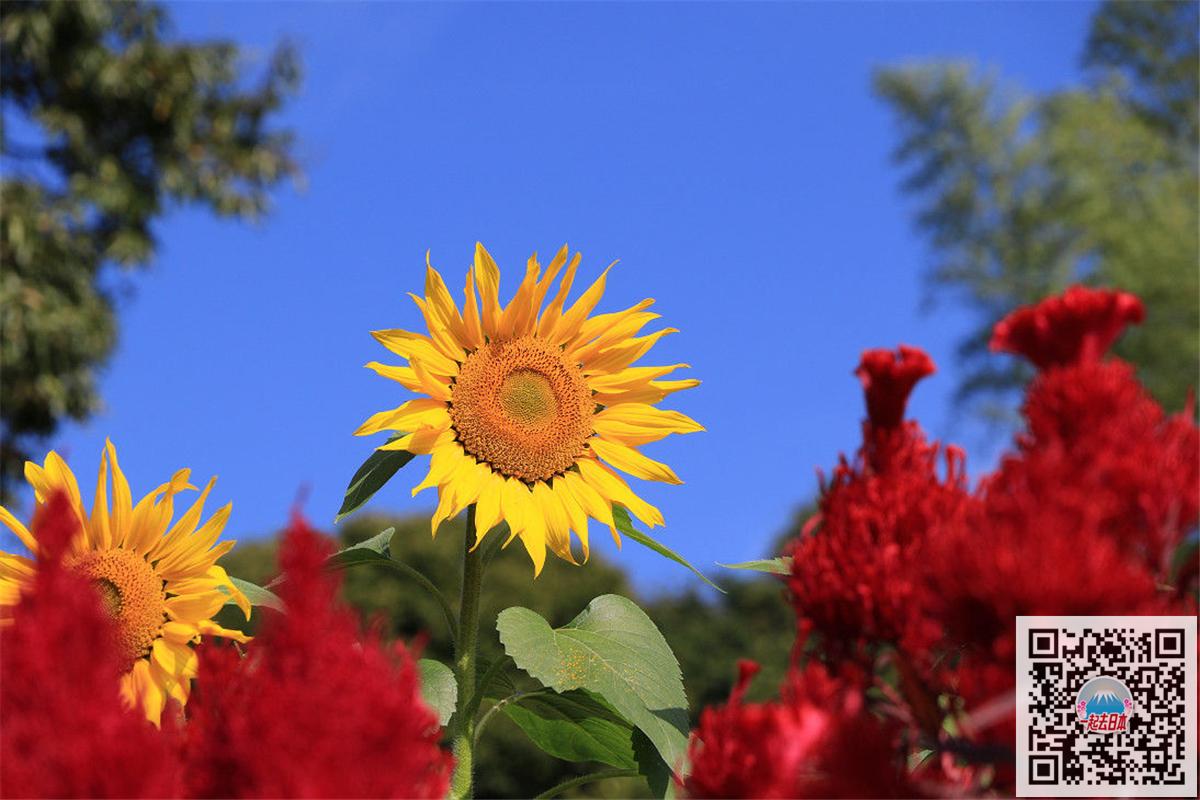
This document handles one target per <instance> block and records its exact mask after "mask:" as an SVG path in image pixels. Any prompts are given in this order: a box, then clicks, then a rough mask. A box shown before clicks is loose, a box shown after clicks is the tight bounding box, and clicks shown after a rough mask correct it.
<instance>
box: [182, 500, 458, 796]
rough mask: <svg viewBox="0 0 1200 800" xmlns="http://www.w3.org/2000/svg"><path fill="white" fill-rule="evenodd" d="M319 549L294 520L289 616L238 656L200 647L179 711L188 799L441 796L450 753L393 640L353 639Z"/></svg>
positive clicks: (286, 590)
mask: <svg viewBox="0 0 1200 800" xmlns="http://www.w3.org/2000/svg"><path fill="white" fill-rule="evenodd" d="M329 552H330V547H329V545H328V544H327V543H326V542H324V541H323V540H322V539H321V538H320V537H319V536H318V535H317V534H316V533H314V532H313V531H312V530H310V529H309V528H308V526H307V525H306V524H305V523H304V522H303V521H302V520H300V519H296V520H294V521H293V523H292V526H291V528H290V530H289V531H288V533H287V535H286V537H285V539H284V543H283V549H282V554H281V566H282V569H283V575H284V578H285V580H284V582H283V583H282V584H281V588H280V591H279V594H280V596H281V598H282V599H283V601H284V604H285V606H286V608H287V613H286V614H282V615H278V616H273V617H271V618H269V619H268V620H267V621H266V623H265V625H264V627H263V630H262V633H261V634H260V635H259V636H258V637H257V638H256V640H255V641H254V642H253V643H252V644H251V645H250V646H249V648H248V653H247V655H246V657H244V658H243V657H242V656H241V655H239V654H238V653H237V652H236V651H235V650H234V649H232V648H214V647H210V648H207V650H206V651H205V653H203V654H202V656H201V660H200V675H201V680H200V681H199V687H198V689H197V692H196V695H195V696H194V697H193V699H192V701H191V703H190V704H189V706H188V711H189V714H190V716H191V719H190V721H189V724H188V726H187V731H186V734H187V747H186V753H187V758H188V759H189V764H188V766H189V775H188V791H189V794H191V795H192V796H195V797H431V798H432V797H442V796H444V795H445V793H446V789H447V787H448V784H449V773H450V767H451V763H452V759H451V757H450V755H449V754H448V753H445V752H444V751H442V750H441V748H440V747H439V746H438V739H439V727H438V722H437V718H436V716H435V715H434V713H433V712H432V711H430V710H429V708H428V707H426V706H425V704H424V703H423V702H422V700H421V697H420V693H419V685H418V677H417V673H416V667H415V665H414V663H413V660H412V658H411V657H410V656H409V655H408V653H407V652H406V651H405V650H404V649H403V648H402V647H401V646H399V645H397V646H396V647H395V648H385V647H384V646H383V645H382V644H381V643H380V642H379V640H378V638H377V637H376V636H375V635H370V636H368V637H367V638H366V639H365V640H363V639H362V638H360V635H359V631H358V624H357V621H356V619H355V617H354V615H353V614H352V613H350V612H349V611H348V610H346V609H344V608H342V607H340V606H339V605H338V602H337V598H336V594H337V589H338V585H339V580H338V579H337V577H336V576H335V575H333V574H331V573H328V572H326V571H325V570H324V567H323V565H324V561H325V558H326V556H327V555H328V554H329Z"/></svg>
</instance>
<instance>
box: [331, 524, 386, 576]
mask: <svg viewBox="0 0 1200 800" xmlns="http://www.w3.org/2000/svg"><path fill="white" fill-rule="evenodd" d="M395 533H396V529H395V528H388V529H387V530H385V531H384V532H383V533H379V534H376V535H375V536H372V537H371V538H370V539H366V540H364V541H361V542H359V543H358V544H356V545H354V546H353V547H347V548H346V549H345V550H339V551H337V552H336V553H334V554H333V555H331V556H330V557H329V560H328V561H326V562H325V564H326V566H328V567H329V568H330V569H345V568H346V567H353V566H356V565H358V564H369V563H371V562H374V561H391V560H392V536H394V535H395Z"/></svg>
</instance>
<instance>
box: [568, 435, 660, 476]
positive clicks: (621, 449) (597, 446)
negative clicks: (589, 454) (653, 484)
mask: <svg viewBox="0 0 1200 800" xmlns="http://www.w3.org/2000/svg"><path fill="white" fill-rule="evenodd" d="M588 444H589V445H590V446H591V448H592V450H594V451H596V455H598V456H600V458H602V459H604V460H605V461H607V462H608V463H609V464H611V465H612V466H614V467H616V468H617V469H619V470H621V471H622V472H628V473H629V474H630V475H632V476H634V477H635V478H641V479H642V480H647V481H660V482H662V483H670V484H675V485H678V484H681V483H683V481H681V480H679V476H678V475H676V474H675V471H674V470H672V469H671V468H670V467H668V466H667V465H666V464H663V463H662V462H660V461H655V460H654V459H652V458H650V457H648V456H646V455H643V454H642V453H639V452H638V451H637V450H634V449H633V448H632V447H630V446H629V445H624V444H621V443H620V442H613V441H609V440H607V439H603V438H601V437H599V436H596V437H593V438H592V439H591V440H590V441H589V442H588Z"/></svg>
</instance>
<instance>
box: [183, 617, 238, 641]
mask: <svg viewBox="0 0 1200 800" xmlns="http://www.w3.org/2000/svg"><path fill="white" fill-rule="evenodd" d="M196 627H197V628H199V629H200V633H201V634H203V635H204V636H220V637H222V638H224V639H231V640H233V641H235V642H238V643H239V644H245V643H246V642H248V641H250V639H251V637H249V636H247V635H246V634H244V633H242V632H241V631H237V630H233V629H232V628H222V627H221V626H220V625H218V624H217V623H215V622H213V621H212V620H211V619H202V620H200V621H199V622H197V623H196Z"/></svg>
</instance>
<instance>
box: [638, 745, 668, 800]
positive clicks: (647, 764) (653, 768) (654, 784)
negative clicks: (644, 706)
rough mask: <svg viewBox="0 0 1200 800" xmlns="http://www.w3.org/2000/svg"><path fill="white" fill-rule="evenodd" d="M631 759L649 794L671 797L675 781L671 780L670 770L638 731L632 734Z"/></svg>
mask: <svg viewBox="0 0 1200 800" xmlns="http://www.w3.org/2000/svg"><path fill="white" fill-rule="evenodd" d="M633 758H634V760H635V761H637V771H638V774H640V775H641V776H642V777H644V778H645V779H646V783H647V784H648V785H649V786H650V792H651V794H653V795H654V796H655V797H670V796H672V794H673V791H672V790H673V789H674V788H675V781H673V780H671V778H672V775H671V768H670V767H668V766H667V762H665V761H663V757H662V755H661V754H660V753H659V752H658V750H657V749H655V747H654V743H653V742H651V741H650V740H649V739H648V738H646V734H644V733H642V732H641V731H640V730H637V731H634V732H633Z"/></svg>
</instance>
